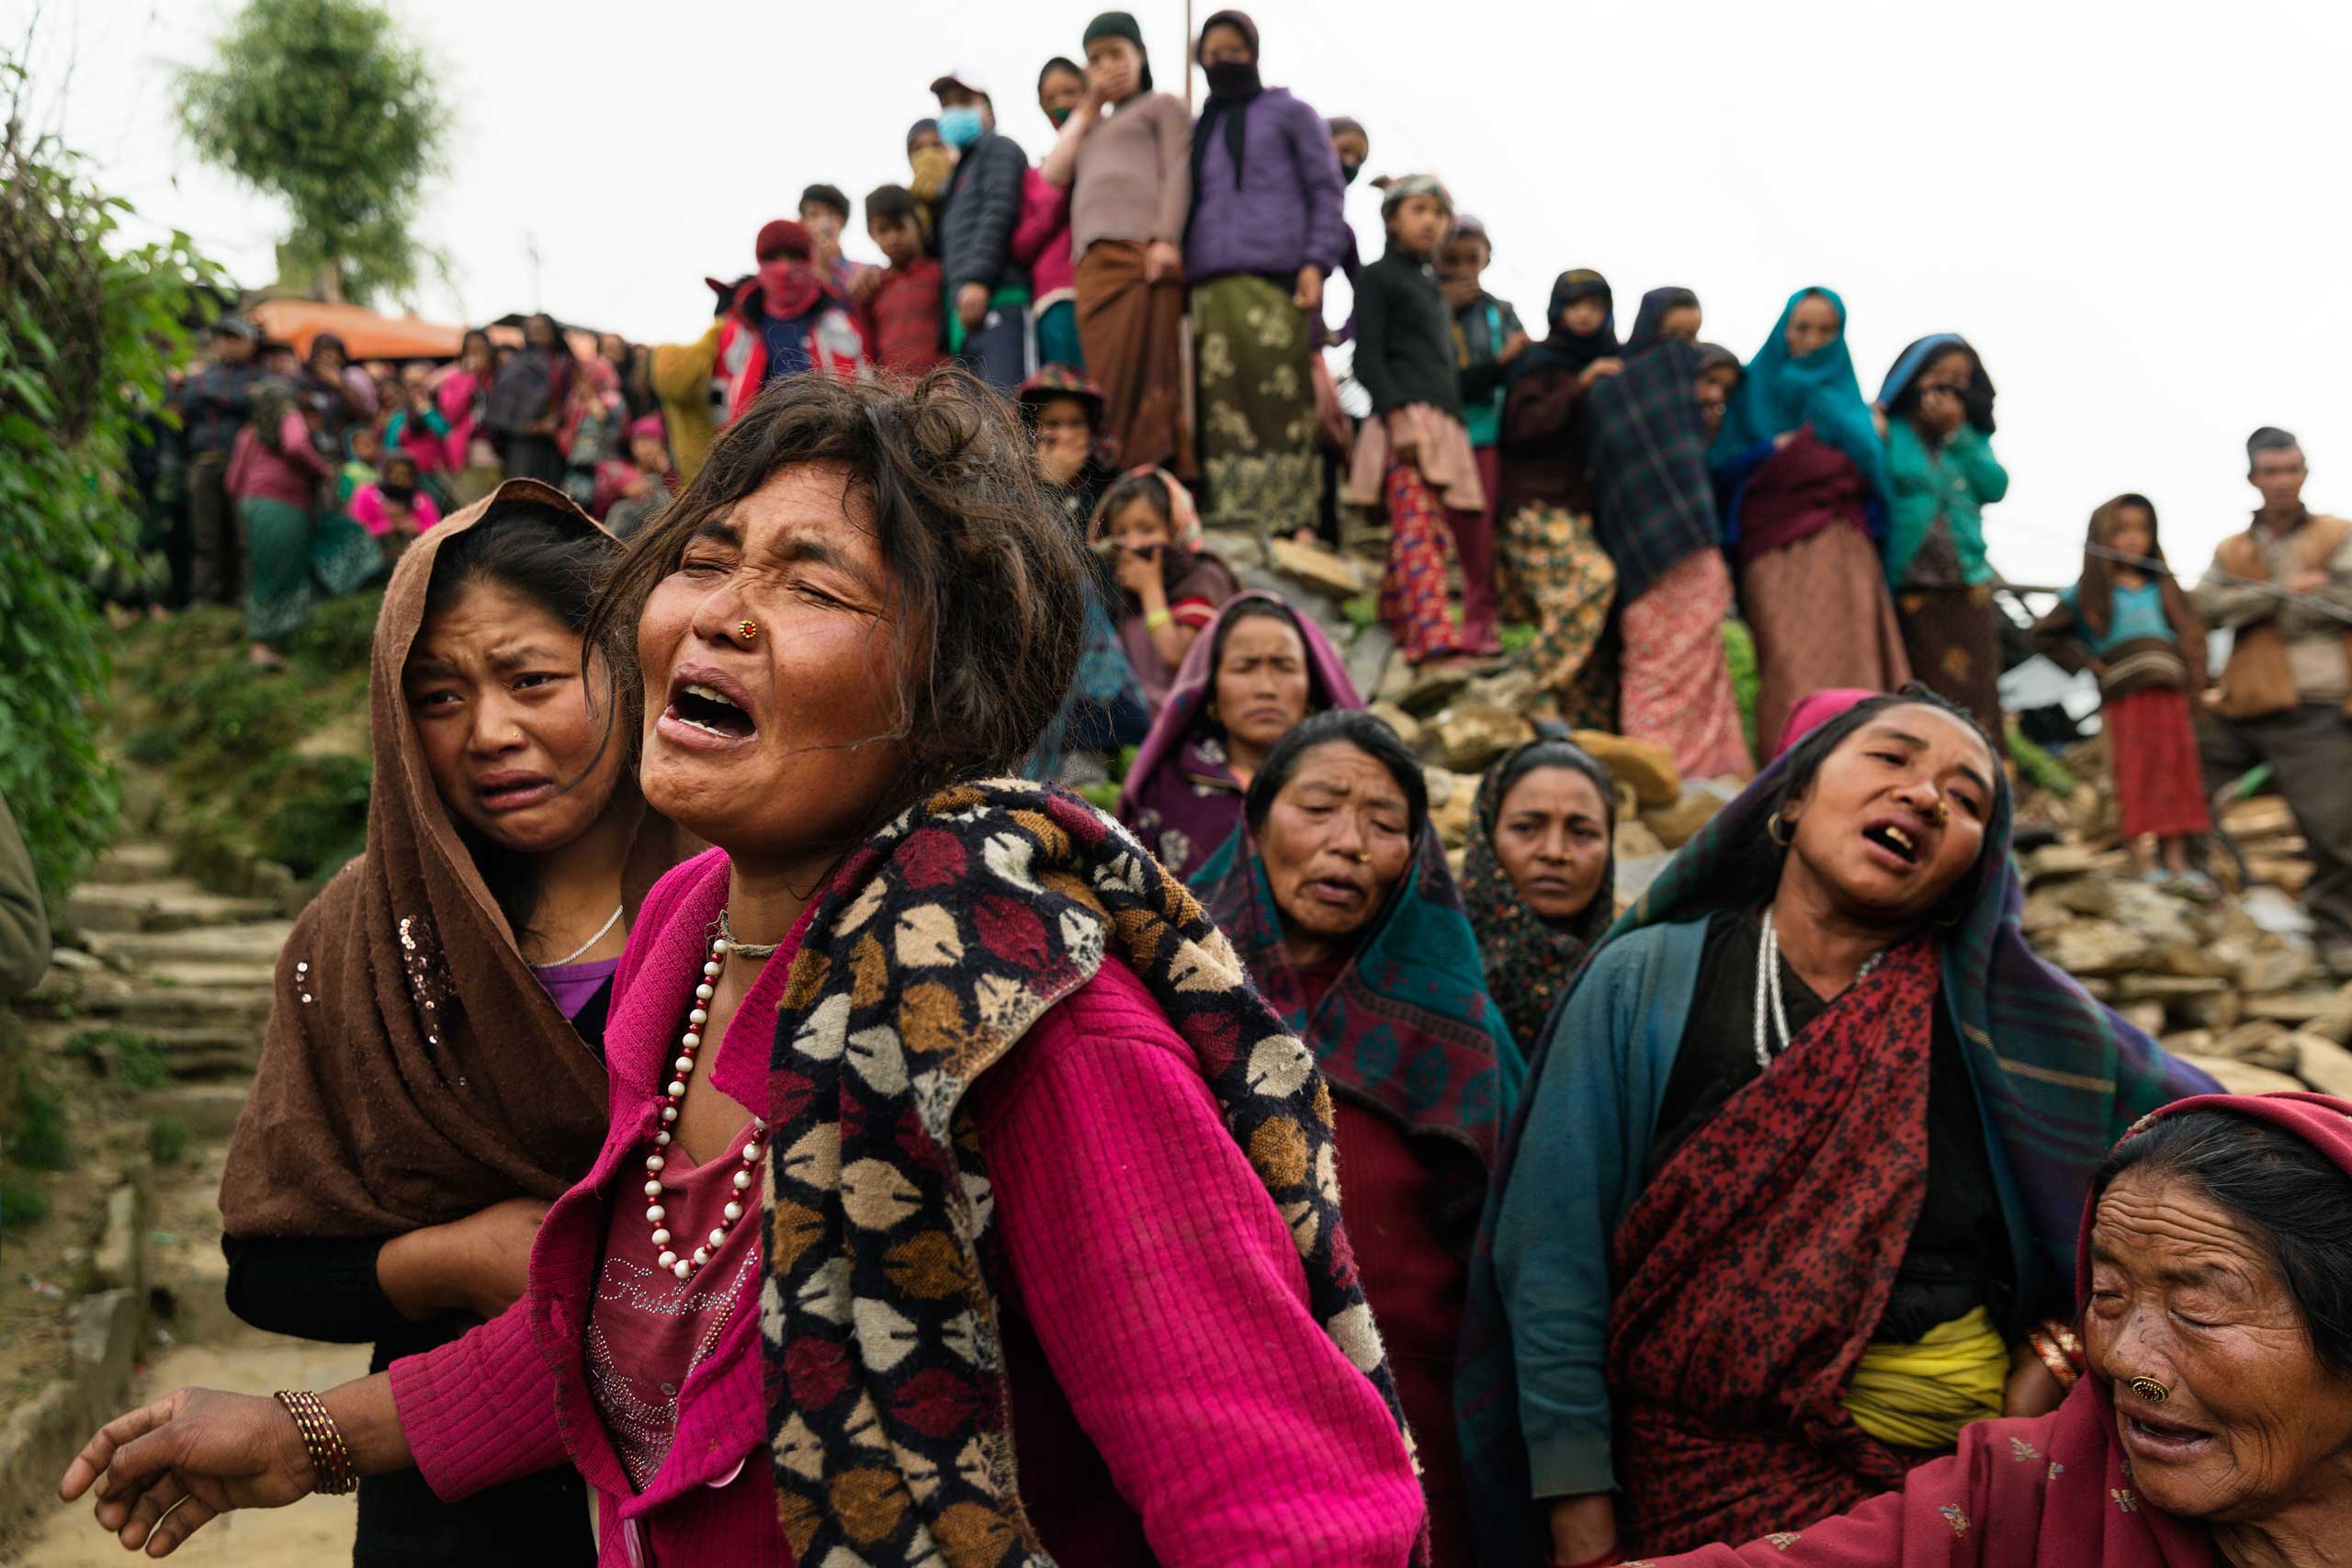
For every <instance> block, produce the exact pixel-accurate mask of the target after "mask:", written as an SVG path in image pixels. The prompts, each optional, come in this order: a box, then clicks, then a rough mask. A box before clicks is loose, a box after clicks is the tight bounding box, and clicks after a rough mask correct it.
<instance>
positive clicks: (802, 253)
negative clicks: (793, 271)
mask: <svg viewBox="0 0 2352 1568" xmlns="http://www.w3.org/2000/svg"><path fill="white" fill-rule="evenodd" d="M814 254H817V252H816V247H815V246H814V245H812V244H810V243H809V231H808V230H807V229H804V228H802V227H801V226H800V225H799V224H797V223H795V222H794V221H793V220H791V219H789V218H771V219H769V220H767V221H766V222H765V223H763V224H762V225H761V226H760V237H759V239H758V241H757V242H756V243H754V244H753V245H752V259H754V260H756V261H765V260H767V258H768V257H770V256H775V255H785V256H799V257H801V258H802V259H803V260H806V259H807V258H808V257H809V256H812V255H814Z"/></svg>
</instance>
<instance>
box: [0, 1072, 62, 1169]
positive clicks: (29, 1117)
mask: <svg viewBox="0 0 2352 1568" xmlns="http://www.w3.org/2000/svg"><path fill="white" fill-rule="evenodd" d="M8 1157H9V1158H10V1159H12V1160H14V1161H16V1162H17V1164H18V1165H21V1166H24V1167H27V1168H29V1169H33V1170H63V1169H64V1168H66V1167H67V1166H69V1165H71V1164H73V1163H74V1148H73V1145H72V1142H71V1141H70V1140H69V1139H68V1138H67V1137H66V1135H65V1102H64V1101H63V1100H60V1099H58V1098H57V1096H55V1095H54V1094H51V1092H50V1091H49V1090H47V1089H40V1088H38V1087H35V1086H29V1085H28V1086H27V1088H26V1089H25V1092H24V1098H23V1099H21V1100H18V1101H17V1117H16V1122H15V1124H14V1125H12V1126H11V1127H10V1128H9V1129H8Z"/></svg>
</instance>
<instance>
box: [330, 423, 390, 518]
mask: <svg viewBox="0 0 2352 1568" xmlns="http://www.w3.org/2000/svg"><path fill="white" fill-rule="evenodd" d="M383 458H384V438H383V436H382V435H380V434H378V433H377V430H376V427H375V426H374V425H372V424H368V423H358V424H355V425H353V426H352V427H351V428H350V429H349V430H346V431H345V432H344V433H343V467H342V468H337V469H336V470H335V479H334V493H335V499H336V500H337V501H340V502H343V504H344V505H345V506H349V505H350V504H351V498H352V496H354V495H355V494H356V493H357V492H358V491H359V489H360V487H361V486H363V485H371V484H374V483H375V482H376V465H377V464H379V463H380V462H382V461H383Z"/></svg>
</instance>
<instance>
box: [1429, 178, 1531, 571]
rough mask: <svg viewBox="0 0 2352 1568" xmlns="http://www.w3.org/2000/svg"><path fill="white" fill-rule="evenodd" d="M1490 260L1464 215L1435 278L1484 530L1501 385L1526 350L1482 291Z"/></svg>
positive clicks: (1518, 332)
mask: <svg viewBox="0 0 2352 1568" xmlns="http://www.w3.org/2000/svg"><path fill="white" fill-rule="evenodd" d="M1494 259H1495V245H1494V241H1493V240H1492V239H1490V238H1489V237H1488V236H1487V226H1486V225H1485V224H1484V223H1481V222H1480V221H1478V220H1476V218H1473V217H1471V216H1470V215H1469V214H1468V213H1466V212H1465V213H1464V214H1463V215H1462V216H1461V217H1459V218H1457V219H1455V220H1454V222H1453V235H1452V237H1451V238H1449V239H1448V240H1447V241H1446V242H1445V249H1444V251H1443V252H1442V253H1441V254H1440V255H1439V257H1438V264H1437V275H1438V277H1439V279H1440V281H1441V283H1442V287H1443V288H1444V290H1445V306H1446V309H1447V310H1451V311H1453V347H1454V352H1455V354H1456V355H1457V356H1458V357H1459V358H1460V360H1461V362H1462V423H1464V425H1466V426H1468V427H1469V431H1470V450H1471V452H1472V453H1473V454H1475V455H1476V457H1477V459H1478V482H1479V483H1481V484H1483V485H1485V486H1486V487H1487V533H1488V535H1489V536H1492V534H1493V531H1494V525H1495V514H1494V504H1495V480H1496V478H1497V470H1498V468H1499V467H1500V463H1499V459H1498V457H1497V456H1496V453H1497V451H1498V447H1497V445H1496V444H1497V443H1498V441H1500V440H1501V438H1502V428H1503V392H1504V383H1505V382H1506V381H1508V380H1509V379H1510V367H1511V362H1512V361H1513V360H1516V359H1517V358H1518V357H1519V356H1520V355H1521V354H1523V353H1525V352H1526V351H1527V344H1528V337H1527V329H1526V328H1525V327H1523V326H1521V324H1520V321H1519V312H1518V311H1517V310H1512V309H1511V308H1510V301H1509V300H1505V299H1496V298H1495V297H1494V296H1493V295H1491V294H1489V293H1487V286H1486V272H1487V264H1489V263H1490V262H1492V261H1493V260H1494Z"/></svg>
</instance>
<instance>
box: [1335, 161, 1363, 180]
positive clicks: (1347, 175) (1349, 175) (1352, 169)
mask: <svg viewBox="0 0 2352 1568" xmlns="http://www.w3.org/2000/svg"><path fill="white" fill-rule="evenodd" d="M1360 174H1363V164H1351V163H1349V162H1348V161H1347V160H1346V159H1345V158H1342V159H1340V184H1341V185H1343V186H1351V185H1353V184H1355V183H1356V176H1357V175H1360Z"/></svg>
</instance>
